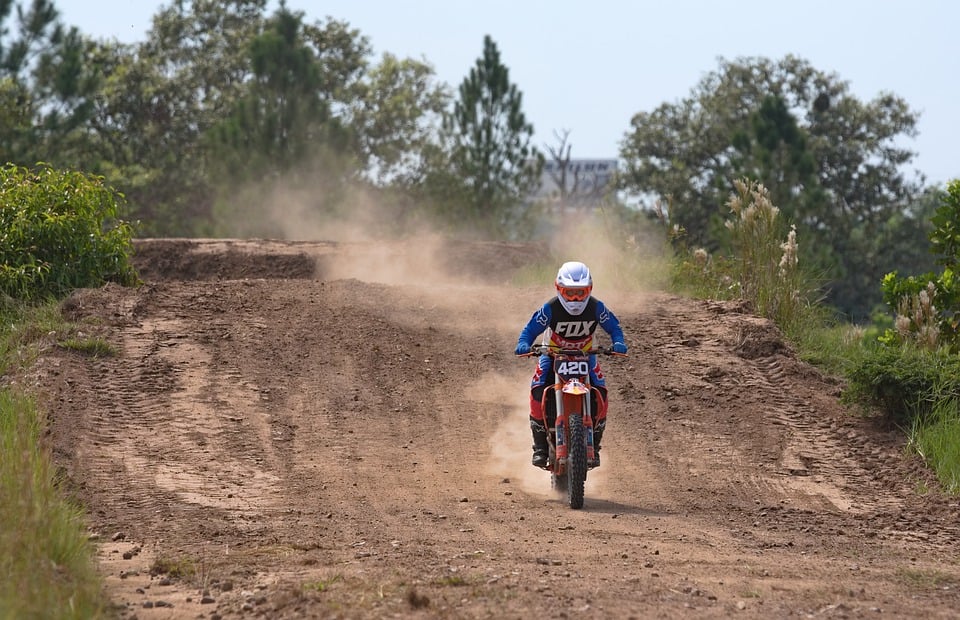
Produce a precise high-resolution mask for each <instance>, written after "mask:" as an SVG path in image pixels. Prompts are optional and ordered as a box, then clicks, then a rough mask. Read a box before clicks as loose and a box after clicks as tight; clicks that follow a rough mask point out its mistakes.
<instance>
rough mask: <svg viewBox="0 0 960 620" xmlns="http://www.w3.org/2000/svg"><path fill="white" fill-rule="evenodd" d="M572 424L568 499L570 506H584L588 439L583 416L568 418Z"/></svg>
mask: <svg viewBox="0 0 960 620" xmlns="http://www.w3.org/2000/svg"><path fill="white" fill-rule="evenodd" d="M567 424H569V426H570V437H569V440H570V441H569V443H568V444H567V499H568V500H570V507H571V508H574V509H578V508H583V485H584V482H585V481H586V479H587V441H586V438H585V437H584V433H583V417H581V416H580V415H578V414H573V415H570V416H569V417H568V418H567Z"/></svg>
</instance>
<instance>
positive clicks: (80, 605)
mask: <svg viewBox="0 0 960 620" xmlns="http://www.w3.org/2000/svg"><path fill="white" fill-rule="evenodd" d="M43 430H44V423H43V419H42V416H41V414H40V413H39V412H38V410H37V408H36V405H35V403H34V402H33V401H32V400H31V399H29V398H27V397H25V396H23V395H19V394H15V393H13V392H11V391H9V390H7V389H3V390H0V454H2V455H3V458H0V549H3V553H2V554H0V575H3V576H4V578H3V579H0V615H2V616H3V617H9V618H41V617H43V618H77V619H78V620H79V619H81V618H95V617H100V616H101V615H102V614H103V611H104V603H105V601H104V600H103V599H102V588H101V584H100V582H99V578H98V576H97V573H96V569H95V566H94V564H93V561H92V558H93V551H92V549H91V548H90V546H89V543H88V541H87V535H86V532H85V531H84V523H83V518H82V513H81V512H80V510H78V509H77V508H76V507H75V506H72V505H70V504H67V503H65V502H64V501H63V500H62V499H61V498H60V495H59V490H58V488H57V485H56V482H55V476H54V472H53V468H52V467H51V464H50V458H49V455H48V454H47V453H46V451H45V450H44V449H43V447H42V445H41V441H40V439H41V436H42V435H43Z"/></svg>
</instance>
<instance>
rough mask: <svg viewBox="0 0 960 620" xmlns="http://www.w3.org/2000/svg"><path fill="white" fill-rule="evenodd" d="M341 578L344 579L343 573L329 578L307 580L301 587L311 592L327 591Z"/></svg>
mask: <svg viewBox="0 0 960 620" xmlns="http://www.w3.org/2000/svg"><path fill="white" fill-rule="evenodd" d="M341 580H343V575H334V576H333V577H330V578H329V579H321V580H319V581H308V582H305V583H303V584H302V585H301V588H302V589H303V590H305V591H309V592H326V591H327V590H329V589H330V586H332V585H333V584H335V583H337V582H338V581H341Z"/></svg>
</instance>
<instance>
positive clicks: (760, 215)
mask: <svg viewBox="0 0 960 620" xmlns="http://www.w3.org/2000/svg"><path fill="white" fill-rule="evenodd" d="M734 188H735V190H736V191H735V192H734V193H733V194H732V195H731V196H730V200H729V201H728V202H727V207H728V209H729V210H730V217H729V218H728V219H727V220H726V221H725V222H724V226H725V227H726V229H727V231H728V242H729V252H728V253H727V254H726V255H717V256H711V255H710V254H709V253H708V252H707V251H706V250H704V249H702V248H696V249H693V250H689V249H686V248H684V249H682V250H681V252H680V255H679V256H678V258H677V260H676V261H675V266H674V270H673V285H674V288H677V289H679V290H681V291H683V292H686V293H688V294H693V295H695V296H698V297H709V298H714V299H742V300H746V301H748V302H749V303H750V304H751V305H752V307H753V310H754V311H755V312H756V313H757V314H759V315H761V316H764V317H766V318H769V319H771V320H773V321H774V322H775V323H776V324H777V325H778V326H779V327H780V329H781V330H782V331H784V332H785V333H786V334H787V335H788V336H792V335H794V334H799V333H801V332H803V331H806V330H808V329H810V328H811V326H813V325H816V324H819V323H821V322H822V321H823V316H824V313H823V310H822V309H821V308H817V307H816V305H815V303H814V302H815V301H816V299H815V294H816V287H815V285H814V280H813V278H812V277H811V276H810V275H809V273H808V272H806V271H805V270H804V269H803V268H802V266H801V265H800V260H799V240H798V236H797V230H796V228H795V227H793V226H791V227H790V228H789V229H788V228H787V226H786V224H785V223H784V222H783V221H782V220H781V218H780V210H779V209H778V208H777V207H776V206H775V205H774V204H773V203H771V202H770V196H769V192H768V191H767V189H766V188H765V187H764V186H763V185H761V184H759V183H756V182H753V181H749V180H746V179H739V180H737V181H734ZM674 230H676V229H674Z"/></svg>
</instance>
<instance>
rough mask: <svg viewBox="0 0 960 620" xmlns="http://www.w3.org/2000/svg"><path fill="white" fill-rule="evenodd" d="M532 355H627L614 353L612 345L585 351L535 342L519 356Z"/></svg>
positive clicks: (625, 355)
mask: <svg viewBox="0 0 960 620" xmlns="http://www.w3.org/2000/svg"><path fill="white" fill-rule="evenodd" d="M534 355H549V356H550V357H557V356H566V355H569V356H583V355H614V356H617V357H627V354H626V353H616V352H615V351H614V350H613V348H612V347H604V346H595V347H594V348H592V349H589V350H587V351H581V350H580V349H564V348H561V347H558V346H557V345H554V344H544V343H541V342H537V343H535V344H533V345H531V346H530V352H529V353H526V354H524V355H521V356H520V357H532V356H534Z"/></svg>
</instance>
